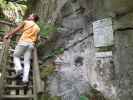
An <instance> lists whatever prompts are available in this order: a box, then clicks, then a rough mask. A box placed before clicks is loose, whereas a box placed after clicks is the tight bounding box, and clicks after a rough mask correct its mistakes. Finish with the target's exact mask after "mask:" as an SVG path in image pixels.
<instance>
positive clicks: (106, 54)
mask: <svg viewBox="0 0 133 100" xmlns="http://www.w3.org/2000/svg"><path fill="white" fill-rule="evenodd" d="M95 56H96V58H106V57H112V51H106V52H96V53H95Z"/></svg>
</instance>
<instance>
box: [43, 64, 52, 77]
mask: <svg viewBox="0 0 133 100" xmlns="http://www.w3.org/2000/svg"><path fill="white" fill-rule="evenodd" d="M54 70H55V66H53V65H48V66H46V67H43V68H41V78H42V79H45V78H47V77H48V76H50V75H51V74H53V72H54Z"/></svg>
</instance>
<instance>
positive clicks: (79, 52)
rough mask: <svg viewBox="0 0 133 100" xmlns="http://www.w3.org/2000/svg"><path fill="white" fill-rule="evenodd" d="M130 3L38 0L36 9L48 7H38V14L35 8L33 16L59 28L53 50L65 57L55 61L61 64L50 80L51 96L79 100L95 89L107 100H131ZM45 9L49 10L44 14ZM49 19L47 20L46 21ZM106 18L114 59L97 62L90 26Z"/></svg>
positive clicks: (132, 26)
mask: <svg viewBox="0 0 133 100" xmlns="http://www.w3.org/2000/svg"><path fill="white" fill-rule="evenodd" d="M39 1H40V2H39ZM132 2H133V1H132V0H93V1H92V0H45V1H44V2H43V3H42V0H38V3H37V4H36V6H37V8H39V6H38V5H44V4H45V5H46V3H48V4H49V5H46V6H45V5H44V6H41V7H43V8H39V9H41V12H38V10H39V9H38V10H37V8H36V10H35V12H38V13H39V14H40V15H41V16H42V19H41V20H44V19H45V18H46V19H49V18H50V19H49V21H50V22H57V23H58V24H59V26H60V27H59V28H58V30H59V32H60V36H59V39H58V41H56V46H57V47H58V46H62V47H64V48H65V51H64V53H63V54H61V55H59V57H57V58H56V60H55V62H56V63H60V68H59V69H57V70H58V72H57V74H56V75H53V76H54V77H53V76H50V77H49V90H50V93H51V95H57V96H62V98H63V100H66V99H65V97H67V96H70V97H71V99H70V100H78V99H77V98H78V97H79V95H80V94H83V93H86V94H89V93H90V89H91V88H95V89H97V90H98V91H100V92H101V93H102V94H103V95H104V96H105V97H106V98H107V99H109V100H132V97H133V93H132V91H133V87H132V82H133V80H132V77H133V67H132V65H133V60H132V57H133V53H132V50H133V39H132V38H133V34H132V32H133V31H132V29H133V23H132V20H133V13H132V7H133V3H132ZM51 6H52V8H50V7H51ZM48 8H49V10H50V9H52V10H50V11H46V10H47V9H48ZM54 8H55V10H54ZM42 10H44V11H42ZM48 15H49V17H45V16H48ZM43 16H44V18H43ZM108 17H111V18H112V19H113V28H114V46H113V47H112V49H111V51H112V52H113V55H112V56H111V57H105V58H104V57H103V58H100V59H97V58H96V56H95V53H96V52H97V49H96V48H95V46H94V39H93V30H92V22H93V21H95V20H99V19H102V18H108ZM55 76H56V77H55ZM73 91H76V94H73V93H75V92H73ZM72 94H73V95H72ZM71 95H72V96H71Z"/></svg>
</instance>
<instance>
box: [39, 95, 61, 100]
mask: <svg viewBox="0 0 133 100" xmlns="http://www.w3.org/2000/svg"><path fill="white" fill-rule="evenodd" d="M39 100H61V97H59V96H52V97H51V96H50V95H43V96H41V97H40V98H39Z"/></svg>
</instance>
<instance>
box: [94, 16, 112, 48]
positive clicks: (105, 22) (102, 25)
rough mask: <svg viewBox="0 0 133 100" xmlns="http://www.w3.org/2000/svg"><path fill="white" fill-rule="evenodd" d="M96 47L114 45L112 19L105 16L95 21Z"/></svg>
mask: <svg viewBox="0 0 133 100" xmlns="http://www.w3.org/2000/svg"><path fill="white" fill-rule="evenodd" d="M93 33H94V44H95V47H105V46H111V45H113V28H112V19H111V18H105V19H102V20H98V21H95V22H93Z"/></svg>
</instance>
